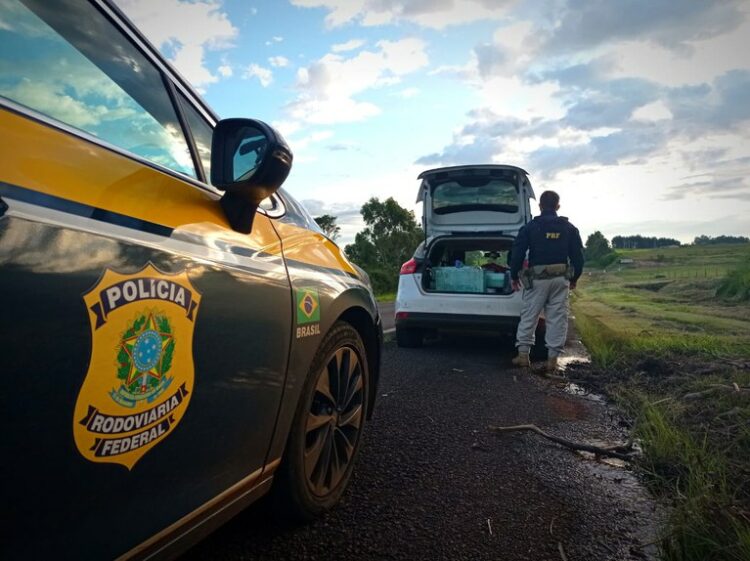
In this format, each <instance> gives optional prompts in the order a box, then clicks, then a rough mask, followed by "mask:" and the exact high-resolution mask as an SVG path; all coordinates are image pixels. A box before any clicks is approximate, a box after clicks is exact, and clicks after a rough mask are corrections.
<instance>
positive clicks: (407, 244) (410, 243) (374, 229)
mask: <svg viewBox="0 0 750 561" xmlns="http://www.w3.org/2000/svg"><path fill="white" fill-rule="evenodd" d="M360 212H361V214H362V218H363V219H364V221H365V224H366V228H365V229H364V230H362V231H361V232H358V233H357V235H356V236H355V238H354V243H351V244H349V245H347V246H346V247H345V248H344V252H345V253H346V255H347V257H349V259H351V260H352V261H353V262H355V263H356V264H357V265H359V266H360V267H362V268H363V269H364V270H365V271H367V273H368V274H369V275H370V278H371V280H372V283H373V287H374V289H375V292H378V293H383V292H392V291H394V290H396V286H397V285H398V272H399V268H400V267H401V264H402V263H403V262H404V261H407V260H408V259H409V258H410V257H411V256H412V254H413V252H414V249H415V248H416V247H417V245H419V242H420V241H422V239H423V238H424V232H423V231H422V229H421V228H420V227H419V226H418V225H417V221H416V219H415V218H414V213H413V212H412V211H410V210H407V209H405V208H403V207H402V206H401V205H399V204H398V203H397V202H396V201H395V200H394V199H393V197H389V198H388V199H386V200H385V201H382V202H381V201H380V199H378V198H375V197H373V198H371V199H370V200H369V201H367V202H366V203H365V204H364V205H362V209H361V210H360Z"/></svg>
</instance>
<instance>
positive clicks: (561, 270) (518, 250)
mask: <svg viewBox="0 0 750 561" xmlns="http://www.w3.org/2000/svg"><path fill="white" fill-rule="evenodd" d="M539 208H540V209H541V211H542V213H541V215H539V216H537V217H536V218H534V219H533V220H532V221H531V222H529V223H528V224H526V225H525V226H524V227H523V228H521V230H520V232H519V233H518V237H517V238H516V240H515V242H514V243H513V250H512V252H511V262H510V276H511V279H512V283H513V290H521V287H522V285H523V288H524V290H523V295H522V297H523V304H522V306H521V320H520V322H519V324H518V332H517V334H516V347H517V348H518V356H517V357H516V358H514V359H513V364H515V365H517V366H531V362H530V361H529V351H530V350H531V347H532V346H533V345H534V332H535V331H536V325H537V322H538V321H539V314H540V313H541V312H542V310H544V317H545V320H546V324H547V333H546V337H545V343H546V345H547V350H548V357H549V358H548V360H547V365H546V370H547V372H554V371H555V370H557V357H558V356H560V354H561V353H562V352H563V348H564V347H565V338H566V336H567V332H568V290H569V288H571V289H574V288H575V287H576V282H577V281H578V278H579V277H580V276H581V273H582V272H583V243H581V235H580V234H579V233H578V229H577V228H576V227H575V226H573V225H572V224H571V223H570V222H568V219H567V218H565V217H562V216H557V211H558V209H559V208H560V196H559V195H558V194H557V193H555V192H554V191H545V192H544V193H542V196H541V197H540V198H539ZM527 250H528V252H529V268H528V269H524V270H522V269H521V268H522V265H523V260H524V257H525V256H526V251H527ZM519 275H520V278H521V280H519Z"/></svg>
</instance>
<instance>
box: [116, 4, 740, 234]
mask: <svg viewBox="0 0 750 561" xmlns="http://www.w3.org/2000/svg"><path fill="white" fill-rule="evenodd" d="M117 2H118V4H119V5H120V6H121V7H122V9H123V10H124V11H125V13H127V14H128V15H129V16H130V17H131V18H132V19H133V20H134V21H135V22H136V24H137V25H138V26H139V27H140V28H141V29H142V30H143V31H144V32H145V34H146V35H147V36H148V37H149V38H150V39H151V40H152V42H154V43H155V44H156V45H157V46H158V47H159V48H160V49H161V50H162V52H163V53H164V54H165V55H166V56H167V57H168V58H169V59H170V60H171V61H172V62H173V63H174V64H175V66H176V67H177V69H178V70H179V71H180V72H181V73H182V74H183V75H184V76H186V77H187V78H188V80H190V82H192V83H193V85H194V86H195V87H196V88H198V89H199V91H201V92H202V93H203V94H204V97H205V98H206V99H207V101H208V102H209V103H210V104H211V105H212V106H213V107H214V109H215V110H216V111H217V112H218V113H219V114H220V115H221V116H222V117H239V116H246V117H254V118H259V119H262V120H265V121H267V122H270V123H272V124H273V125H275V126H276V127H277V128H278V129H279V130H280V131H281V132H282V133H283V134H284V135H285V136H286V137H287V140H288V141H289V143H290V145H291V146H292V149H293V151H294V153H295V161H294V169H293V170H292V174H291V176H290V177H289V179H288V180H287V183H286V187H287V189H288V190H289V191H290V192H291V193H292V194H294V195H295V196H296V197H297V198H298V199H300V200H302V201H303V202H304V203H305V204H306V205H307V207H308V208H309V210H310V211H311V212H312V213H313V214H315V215H317V214H321V213H330V214H334V215H337V216H338V217H339V223H340V224H341V225H342V226H343V236H342V239H341V241H343V242H345V243H346V242H347V241H350V240H351V238H352V237H353V235H354V233H355V232H356V231H357V230H358V229H359V228H360V227H361V222H360V219H359V213H358V210H359V207H360V206H361V205H362V203H363V202H364V201H366V200H367V199H368V198H369V197H372V196H376V197H381V198H385V197H389V196H393V197H395V198H396V199H397V200H398V201H399V202H400V203H401V204H402V205H404V206H406V207H407V208H410V209H413V210H415V212H416V213H417V214H418V215H419V214H420V213H419V207H418V206H416V205H415V203H414V201H415V198H416V192H417V187H418V183H417V181H416V176H417V174H418V173H419V172H421V171H423V170H425V169H428V168H431V167H439V166H443V165H453V164H469V163H506V164H513V165H519V166H522V167H524V168H525V169H526V170H527V171H528V172H529V173H530V174H531V179H532V183H533V185H534V186H535V189H536V191H537V194H539V193H540V192H541V191H542V190H543V189H555V190H557V191H558V192H559V193H560V195H561V197H562V207H563V208H562V209H561V213H562V214H564V215H567V216H569V217H570V218H571V221H573V222H574V223H575V224H576V225H578V226H579V228H580V230H581V232H582V233H583V234H584V235H587V234H589V233H591V232H593V231H594V230H597V229H598V230H601V231H603V232H604V233H605V235H607V236H613V235H617V234H630V233H633V234H635V233H639V234H644V235H665V236H671V237H677V238H678V239H681V240H682V241H691V240H692V239H693V237H695V236H696V235H698V234H707V235H718V234H742V235H748V234H750V178H748V176H749V175H750V57H749V56H748V54H747V53H748V52H750V2H748V1H747V0H744V1H743V0H737V1H732V0H721V1H713V0H680V1H679V2H675V1H674V0H619V1H608V0H541V1H540V0H537V1H531V0H526V1H524V0H262V1H261V0H258V1H255V0H193V1H180V0H117Z"/></svg>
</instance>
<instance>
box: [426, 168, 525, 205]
mask: <svg viewBox="0 0 750 561" xmlns="http://www.w3.org/2000/svg"><path fill="white" fill-rule="evenodd" d="M432 210H433V212H434V213H435V214H450V213H453V212H470V211H477V210H481V211H491V212H507V213H515V212H518V191H517V190H516V183H515V182H514V181H511V180H509V179H501V178H496V177H476V176H474V177H466V178H460V179H451V180H449V181H445V182H444V183H440V184H438V185H436V186H435V187H434V189H433V191H432Z"/></svg>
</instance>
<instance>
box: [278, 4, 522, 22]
mask: <svg viewBox="0 0 750 561" xmlns="http://www.w3.org/2000/svg"><path fill="white" fill-rule="evenodd" d="M291 2H292V4H293V5H295V6H300V7H304V8H324V9H326V10H328V12H329V13H328V15H327V16H326V25H328V26H329V27H337V26H340V25H343V24H345V23H349V22H352V21H356V22H358V23H360V24H361V25H365V26H376V25H386V24H394V23H399V22H410V23H416V24H417V25H421V26H423V27H429V28H433V29H443V28H445V27H448V26H451V25H462V24H466V23H471V22H475V21H486V20H497V19H501V18H503V17H504V16H505V15H506V14H507V12H508V9H509V8H510V7H511V6H512V5H513V4H514V3H515V2H514V0H431V1H425V0H291Z"/></svg>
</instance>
